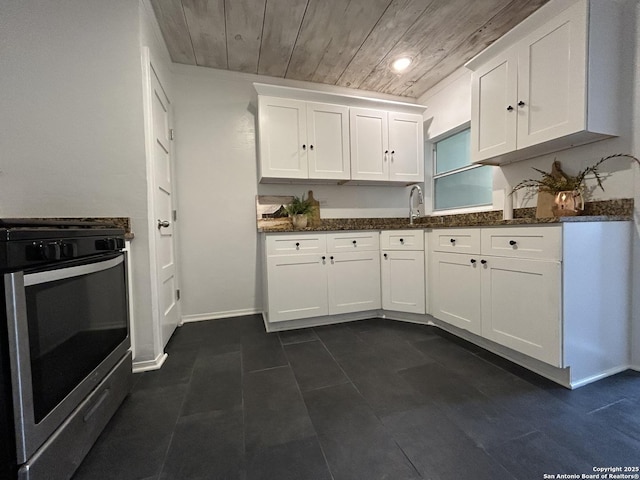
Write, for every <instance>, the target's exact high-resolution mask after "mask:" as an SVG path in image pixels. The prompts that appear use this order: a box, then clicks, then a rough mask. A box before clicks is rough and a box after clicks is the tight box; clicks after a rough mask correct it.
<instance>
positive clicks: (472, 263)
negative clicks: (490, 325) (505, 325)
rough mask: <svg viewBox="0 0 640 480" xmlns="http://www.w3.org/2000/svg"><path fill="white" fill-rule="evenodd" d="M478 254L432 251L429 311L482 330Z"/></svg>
mask: <svg viewBox="0 0 640 480" xmlns="http://www.w3.org/2000/svg"><path fill="white" fill-rule="evenodd" d="M479 265H480V262H479V261H478V256H477V255H476V256H474V255H466V254H459V253H445V252H433V253H432V254H431V267H430V273H431V282H430V283H431V314H432V315H433V316H434V317H436V318H439V319H440V320H443V321H445V322H447V323H450V324H451V325H454V326H456V327H458V328H463V329H465V330H469V331H470V332H472V333H475V334H476V335H480V334H481V324H480V313H481V312H480V268H478V267H479Z"/></svg>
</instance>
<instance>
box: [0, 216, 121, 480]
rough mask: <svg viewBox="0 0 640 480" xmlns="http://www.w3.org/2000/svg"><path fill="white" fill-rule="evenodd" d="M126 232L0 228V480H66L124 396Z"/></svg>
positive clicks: (62, 225)
mask: <svg viewBox="0 0 640 480" xmlns="http://www.w3.org/2000/svg"><path fill="white" fill-rule="evenodd" d="M123 248H124V231H123V230H121V229H117V228H112V227H108V226H105V225H99V224H95V223H88V222H60V221H41V220H38V221H35V220H29V219H8V220H0V278H1V282H2V283H1V288H2V294H0V302H1V303H0V311H2V312H3V317H4V318H3V320H2V321H0V360H1V364H0V367H1V368H0V479H2V480H4V479H14V478H20V479H35V480H38V479H45V478H46V479H49V480H57V479H67V478H69V477H71V475H72V474H73V472H74V471H75V470H76V469H77V467H78V466H79V464H80V462H81V461H82V459H83V458H84V457H85V455H86V454H87V452H88V450H89V449H90V448H91V446H92V445H93V443H94V442H95V440H96V438H97V437H98V435H99V434H100V432H101V431H102V430H103V428H104V427H105V425H106V424H107V422H108V421H109V419H110V418H111V417H112V415H113V414H114V413H115V411H116V410H117V408H118V407H119V405H120V404H121V402H122V400H123V399H124V398H125V396H126V395H127V393H128V392H129V391H130V388H131V353H130V352H129V346H130V341H129V318H128V298H127V284H126V278H127V276H126V268H127V267H126V266H127V262H126V254H125V252H123Z"/></svg>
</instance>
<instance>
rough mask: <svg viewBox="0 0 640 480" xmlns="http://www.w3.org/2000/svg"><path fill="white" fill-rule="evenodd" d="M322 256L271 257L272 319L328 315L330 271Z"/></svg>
mask: <svg viewBox="0 0 640 480" xmlns="http://www.w3.org/2000/svg"><path fill="white" fill-rule="evenodd" d="M322 256H323V255H321V254H308V255H280V256H272V257H268V258H267V282H268V285H269V299H268V300H269V320H270V321H271V322H283V321H287V320H295V319H298V318H309V317H318V316H322V315H327V314H328V313H329V307H328V304H327V271H326V261H324V260H322Z"/></svg>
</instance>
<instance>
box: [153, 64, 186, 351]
mask: <svg viewBox="0 0 640 480" xmlns="http://www.w3.org/2000/svg"><path fill="white" fill-rule="evenodd" d="M150 74H151V113H152V118H153V122H152V130H153V132H152V133H153V151H152V152H151V158H152V171H153V174H152V175H153V188H154V195H153V206H152V210H153V212H154V217H153V218H154V220H155V222H156V228H155V257H156V272H157V288H158V295H157V299H158V300H157V301H158V306H157V307H158V313H159V321H160V325H161V336H162V345H163V347H164V346H166V344H167V342H168V341H169V338H171V335H172V334H173V332H174V330H175V329H176V327H177V326H178V320H179V317H178V308H177V284H176V262H175V249H174V225H173V220H174V218H173V199H172V195H173V186H172V179H171V177H172V175H171V174H172V149H171V104H170V102H169V99H168V98H167V95H166V93H165V91H164V89H163V88H162V84H161V83H160V80H159V79H158V76H157V74H156V72H155V71H154V69H153V65H152V66H151V69H150Z"/></svg>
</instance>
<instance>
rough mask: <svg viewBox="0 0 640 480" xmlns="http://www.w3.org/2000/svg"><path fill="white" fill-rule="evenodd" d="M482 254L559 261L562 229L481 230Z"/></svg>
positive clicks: (517, 228)
mask: <svg viewBox="0 0 640 480" xmlns="http://www.w3.org/2000/svg"><path fill="white" fill-rule="evenodd" d="M482 254H483V255H495V256H500V257H517V258H533V259H547V260H560V259H561V258H562V227H561V226H555V225H554V226H551V227H496V228H483V229H482Z"/></svg>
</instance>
